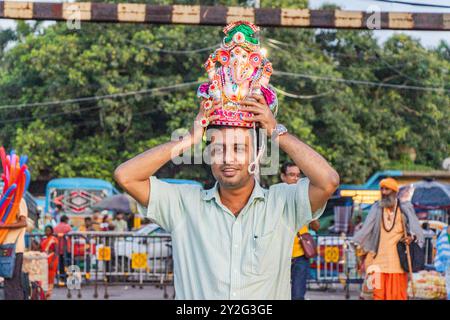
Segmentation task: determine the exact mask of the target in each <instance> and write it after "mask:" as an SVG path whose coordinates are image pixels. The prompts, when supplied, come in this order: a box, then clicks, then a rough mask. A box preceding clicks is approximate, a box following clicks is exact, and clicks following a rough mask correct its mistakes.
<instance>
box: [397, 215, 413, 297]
mask: <svg viewBox="0 0 450 320" xmlns="http://www.w3.org/2000/svg"><path fill="white" fill-rule="evenodd" d="M402 215H403V214H402V212H401V210H400V217H401V218H402V224H403V236H404V237H405V239H406V238H407V237H408V233H407V232H406V224H405V222H404V221H403V217H402ZM405 246H406V258H407V259H408V269H409V277H410V278H411V291H412V296H413V299H414V298H415V297H416V290H415V287H414V278H413V271H412V270H413V269H412V262H411V251H410V249H409V244H408V243H406V242H405Z"/></svg>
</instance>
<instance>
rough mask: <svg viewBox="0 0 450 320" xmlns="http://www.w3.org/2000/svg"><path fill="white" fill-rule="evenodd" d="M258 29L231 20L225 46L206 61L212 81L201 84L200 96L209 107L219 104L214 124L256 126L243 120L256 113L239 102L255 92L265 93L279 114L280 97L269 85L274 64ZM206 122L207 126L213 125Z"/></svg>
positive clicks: (243, 22) (227, 29) (226, 32)
mask: <svg viewBox="0 0 450 320" xmlns="http://www.w3.org/2000/svg"><path fill="white" fill-rule="evenodd" d="M258 31H259V28H258V27H257V26H255V25H253V24H252V23H249V22H246V21H237V22H233V23H230V24H229V25H227V26H226V27H225V28H224V29H223V32H224V34H225V37H224V39H223V42H222V45H221V47H220V48H219V49H217V50H216V51H215V52H214V53H212V54H211V55H210V56H209V58H208V60H207V61H206V63H205V65H204V67H205V69H206V71H207V73H208V78H209V82H207V83H203V84H202V85H200V87H199V88H198V91H197V95H198V96H199V97H200V98H201V99H204V101H203V106H204V108H205V109H206V110H208V109H211V108H212V107H213V106H214V104H219V107H218V108H217V109H216V110H214V112H213V113H212V114H213V115H219V119H217V120H214V121H212V122H211V123H210V124H212V125H227V126H237V127H249V128H250V127H253V126H254V125H253V122H248V121H244V120H243V119H242V117H252V116H253V114H252V113H250V112H246V111H244V110H242V109H241V108H240V104H239V102H240V101H242V100H245V99H249V97H250V96H251V95H253V94H259V95H263V96H264V98H265V99H266V102H267V104H268V105H269V107H270V109H271V110H272V112H274V113H276V111H277V110H276V109H277V105H278V101H277V96H276V94H275V91H274V90H273V88H272V87H271V86H270V85H269V80H270V76H271V74H272V65H271V63H270V62H269V60H267V59H266V57H265V55H264V54H263V52H261V51H262V50H261V48H260V43H259V40H258V38H256V33H257V32H258ZM203 121H204V123H202V125H203V126H207V125H208V124H209V123H207V121H206V120H203Z"/></svg>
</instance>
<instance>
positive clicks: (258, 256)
mask: <svg viewBox="0 0 450 320" xmlns="http://www.w3.org/2000/svg"><path fill="white" fill-rule="evenodd" d="M274 235H275V232H274V231H271V232H269V233H266V234H264V235H261V236H257V237H254V238H253V243H252V246H251V249H252V253H251V258H252V259H251V270H252V273H254V274H258V275H262V274H266V273H271V272H272V271H273V270H274V269H275V267H276V264H277V263H276V261H271V258H270V251H271V248H270V247H271V244H272V241H274Z"/></svg>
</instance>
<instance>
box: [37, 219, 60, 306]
mask: <svg viewBox="0 0 450 320" xmlns="http://www.w3.org/2000/svg"><path fill="white" fill-rule="evenodd" d="M45 235H46V237H45V238H44V239H42V241H41V251H42V252H45V253H47V260H48V291H47V293H46V297H47V299H49V298H50V296H51V295H52V292H53V286H54V284H55V276H56V273H57V271H58V254H57V252H58V238H57V237H55V235H54V232H53V227H52V226H50V225H48V226H46V227H45Z"/></svg>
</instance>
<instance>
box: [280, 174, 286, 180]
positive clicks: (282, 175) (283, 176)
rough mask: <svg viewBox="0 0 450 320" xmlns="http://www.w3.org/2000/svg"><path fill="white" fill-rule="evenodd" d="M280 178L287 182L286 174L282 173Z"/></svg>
mask: <svg viewBox="0 0 450 320" xmlns="http://www.w3.org/2000/svg"><path fill="white" fill-rule="evenodd" d="M280 177H281V181H283V182H286V175H285V174H284V173H281V175H280Z"/></svg>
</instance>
